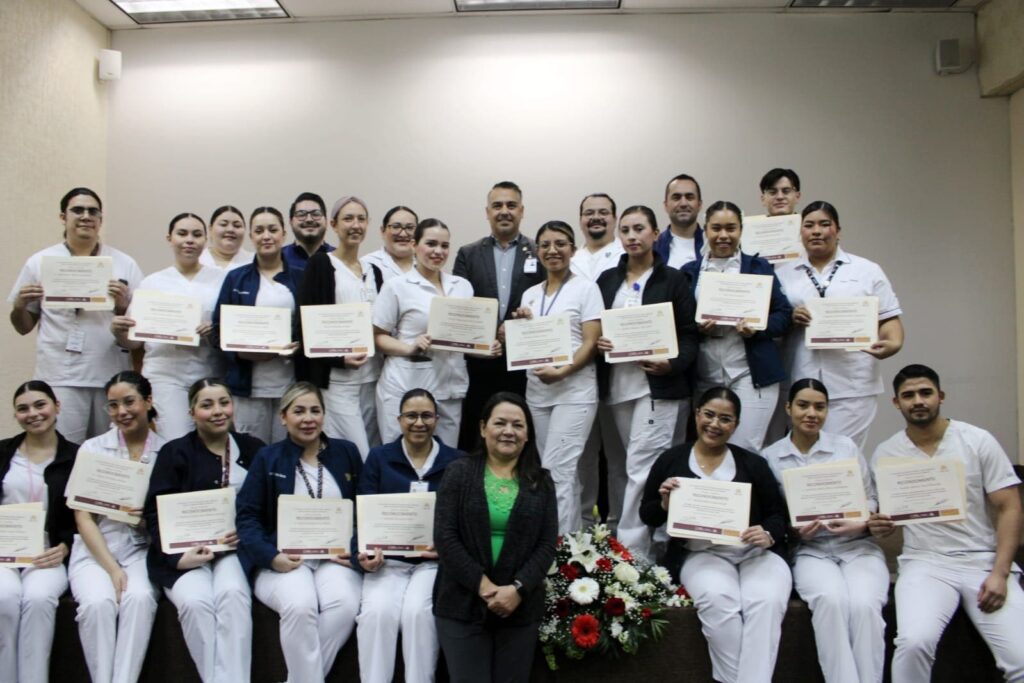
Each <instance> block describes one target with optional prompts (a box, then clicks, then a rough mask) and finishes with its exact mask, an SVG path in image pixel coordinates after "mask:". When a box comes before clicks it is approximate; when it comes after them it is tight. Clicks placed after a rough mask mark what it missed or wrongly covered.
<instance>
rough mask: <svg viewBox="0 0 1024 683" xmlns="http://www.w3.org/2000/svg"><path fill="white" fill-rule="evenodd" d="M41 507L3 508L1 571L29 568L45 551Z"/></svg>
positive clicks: (6, 506) (0, 526)
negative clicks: (33, 559) (2, 568)
mask: <svg viewBox="0 0 1024 683" xmlns="http://www.w3.org/2000/svg"><path fill="white" fill-rule="evenodd" d="M45 522H46V511H45V510H43V504H42V503H18V504H15V505H0V567H30V566H32V558H34V557H36V556H38V555H42V554H43V551H44V550H46V547H45V545H46V544H45V538H46V536H45V531H44V524H45Z"/></svg>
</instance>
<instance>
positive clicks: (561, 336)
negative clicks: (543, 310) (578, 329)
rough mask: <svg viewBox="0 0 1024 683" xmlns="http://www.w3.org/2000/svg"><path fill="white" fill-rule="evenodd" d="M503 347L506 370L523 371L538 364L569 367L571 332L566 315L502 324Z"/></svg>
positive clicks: (570, 362)
mask: <svg viewBox="0 0 1024 683" xmlns="http://www.w3.org/2000/svg"><path fill="white" fill-rule="evenodd" d="M505 347H506V348H505V358H506V367H507V368H508V369H509V370H524V369H526V368H532V367H536V366H538V365H551V366H559V365H570V364H572V331H571V330H570V327H569V316H567V315H551V316H545V317H540V318H533V319H531V320H509V321H506V323H505Z"/></svg>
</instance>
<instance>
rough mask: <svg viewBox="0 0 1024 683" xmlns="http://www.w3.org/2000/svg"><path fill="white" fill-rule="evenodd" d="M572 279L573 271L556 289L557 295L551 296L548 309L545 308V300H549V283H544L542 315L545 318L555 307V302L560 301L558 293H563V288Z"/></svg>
mask: <svg viewBox="0 0 1024 683" xmlns="http://www.w3.org/2000/svg"><path fill="white" fill-rule="evenodd" d="M570 279H572V273H569V275H568V276H567V277H566V278H565V280H563V281H562V284H560V285H558V289H557V290H556V291H555V295H554V296H553V297H551V303H550V304H549V305H548V308H547V310H546V311H545V310H544V302H545V301H547V296H548V285H547V283H544V286H542V287H541V288H540V317H542V318H543V317H544V316H546V315H547V314H548V313H550V312H551V309H552V308H554V307H555V302H556V301H558V295H559V294H561V293H562V290H563V289H565V285H566V283H567V282H569V280H570Z"/></svg>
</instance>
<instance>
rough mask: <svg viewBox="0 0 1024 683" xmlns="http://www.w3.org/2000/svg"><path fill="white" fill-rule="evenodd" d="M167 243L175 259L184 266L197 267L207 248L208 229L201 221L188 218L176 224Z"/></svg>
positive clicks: (168, 236)
mask: <svg viewBox="0 0 1024 683" xmlns="http://www.w3.org/2000/svg"><path fill="white" fill-rule="evenodd" d="M167 241H168V242H169V243H170V245H171V251H173V252H174V259H175V261H177V262H178V263H181V264H182V265H189V266H192V265H195V264H196V263H197V262H198V261H199V256H200V254H202V253H203V248H204V247H205V246H206V228H205V227H203V224H202V222H201V221H199V220H197V219H195V218H193V217H191V216H187V217H185V218H182V219H180V220H178V221H176V222H175V223H174V227H172V228H171V233H170V234H169V235H167Z"/></svg>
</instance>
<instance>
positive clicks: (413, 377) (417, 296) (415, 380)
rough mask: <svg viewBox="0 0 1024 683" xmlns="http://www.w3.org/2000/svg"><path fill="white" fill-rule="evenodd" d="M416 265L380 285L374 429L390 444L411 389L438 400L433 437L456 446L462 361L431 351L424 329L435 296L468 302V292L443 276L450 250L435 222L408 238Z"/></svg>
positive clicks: (464, 381)
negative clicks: (379, 358)
mask: <svg viewBox="0 0 1024 683" xmlns="http://www.w3.org/2000/svg"><path fill="white" fill-rule="evenodd" d="M413 241H414V242H415V244H416V265H415V266H414V267H413V269H412V270H410V271H409V272H408V273H406V274H405V275H402V276H399V277H394V278H391V279H390V280H388V281H387V282H385V283H384V286H383V287H382V288H381V290H380V294H379V295H378V297H377V302H376V304H375V305H374V308H373V335H374V341H375V342H376V344H377V349H379V350H380V352H381V353H384V354H385V355H386V357H385V359H384V369H383V370H381V373H380V380H379V381H378V382H377V424H378V426H379V427H380V436H381V439H382V440H383V441H384V442H385V443H390V442H392V441H394V440H395V439H397V438H398V437H399V435H400V434H401V431H400V430H399V428H398V424H397V423H396V422H395V415H398V414H399V413H400V412H401V407H400V405H401V399H402V396H404V395H405V392H407V391H409V390H410V389H420V388H422V389H426V390H427V391H429V392H430V393H431V394H433V395H434V397H435V398H436V399H437V427H436V430H437V435H438V436H439V437H440V438H441V441H443V442H444V443H451V444H454V443H457V442H458V439H459V422H460V420H461V415H462V399H463V398H464V397H465V396H466V390H467V389H468V387H469V375H468V374H467V372H466V357H465V355H464V354H461V353H456V352H453V351H434V350H431V348H430V336H429V335H428V334H427V323H428V322H429V317H430V301H431V299H433V298H434V297H435V296H447V297H461V298H465V297H471V296H473V286H472V285H471V284H469V281H468V280H466V279H465V278H461V277H459V276H457V275H449V274H448V273H446V272H444V270H443V268H444V265H445V263H447V262H448V253H449V250H450V249H451V234H450V233H449V231H448V226H446V225H445V224H444V223H442V222H441V221H439V220H437V219H436V218H427V219H425V220H422V221H420V223H419V225H417V226H416V232H414V233H413Z"/></svg>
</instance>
